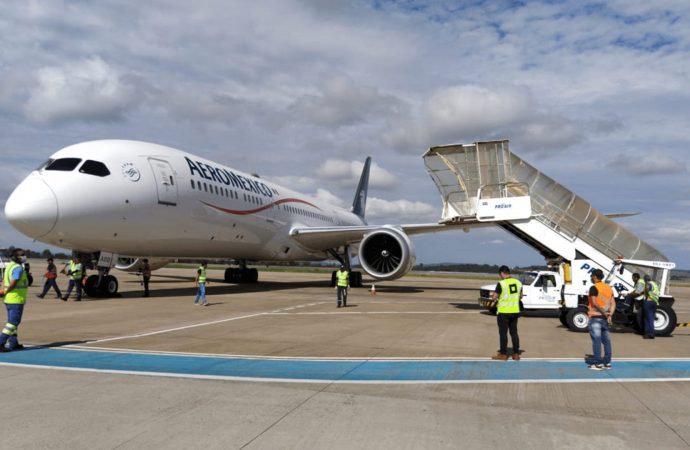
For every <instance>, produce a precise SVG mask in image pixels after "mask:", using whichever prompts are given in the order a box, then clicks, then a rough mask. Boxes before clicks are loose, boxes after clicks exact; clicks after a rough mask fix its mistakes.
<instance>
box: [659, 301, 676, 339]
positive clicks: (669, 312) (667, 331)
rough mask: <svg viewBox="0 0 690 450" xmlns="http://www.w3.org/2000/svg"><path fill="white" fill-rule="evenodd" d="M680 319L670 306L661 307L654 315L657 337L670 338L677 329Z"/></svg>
mask: <svg viewBox="0 0 690 450" xmlns="http://www.w3.org/2000/svg"><path fill="white" fill-rule="evenodd" d="M677 323H678V318H677V317H676V312H675V311H674V310H673V308H671V307H670V306H668V305H659V306H658V307H657V308H656V314H655V315H654V334H656V335H657V336H670V335H671V333H673V330H675V329H676V324H677Z"/></svg>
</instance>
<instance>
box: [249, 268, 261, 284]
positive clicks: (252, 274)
mask: <svg viewBox="0 0 690 450" xmlns="http://www.w3.org/2000/svg"><path fill="white" fill-rule="evenodd" d="M247 271H248V272H249V282H250V283H258V281H259V271H258V270H257V269H256V268H255V267H252V268H251V269H248V270H247Z"/></svg>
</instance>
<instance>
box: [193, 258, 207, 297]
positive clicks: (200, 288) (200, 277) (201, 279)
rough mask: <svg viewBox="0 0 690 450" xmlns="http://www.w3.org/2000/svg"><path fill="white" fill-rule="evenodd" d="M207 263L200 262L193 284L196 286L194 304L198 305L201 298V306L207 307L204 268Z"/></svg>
mask: <svg viewBox="0 0 690 450" xmlns="http://www.w3.org/2000/svg"><path fill="white" fill-rule="evenodd" d="M207 266H208V263H207V262H206V261H204V262H202V263H201V265H200V266H199V268H198V269H197V270H196V278H194V284H195V285H196V287H197V288H196V298H195V299H194V304H195V305H198V304H199V299H200V298H201V306H207V305H208V303H206V267H207Z"/></svg>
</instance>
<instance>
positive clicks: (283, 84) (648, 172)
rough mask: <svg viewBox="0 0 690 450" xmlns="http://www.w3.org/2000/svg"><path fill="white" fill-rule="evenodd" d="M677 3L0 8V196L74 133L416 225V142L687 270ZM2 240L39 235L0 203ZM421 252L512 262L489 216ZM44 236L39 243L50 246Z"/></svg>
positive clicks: (426, 242)
mask: <svg viewBox="0 0 690 450" xmlns="http://www.w3.org/2000/svg"><path fill="white" fill-rule="evenodd" d="M689 71H690V3H688V2H687V1H681V0H678V1H675V0H661V1H656V2H648V1H634V0H613V1H607V2H586V1H500V0H495V1H481V0H474V1H447V2H444V1H415V0H408V1H392V0H391V1H387V0H373V1H347V0H321V1H319V0H267V1H261V2H247V1H245V2H240V1H232V0H222V1H221V0H197V1H194V2H189V1H182V0H180V1H175V0H170V1H161V0H149V1H146V2H122V1H107V0H104V1H98V2H93V1H79V0H75V1H60V0H47V1H33V0H26V1H11V2H7V3H6V4H4V5H3V13H2V15H0V124H1V125H2V132H1V133H0V155H2V161H3V163H2V164H0V179H1V180H2V183H1V186H0V204H2V205H4V203H5V201H6V200H7V197H8V196H9V194H10V193H11V191H12V189H13V188H14V187H15V186H16V185H17V184H18V183H19V182H20V181H21V180H22V179H23V178H24V177H25V176H26V175H28V174H29V173H30V172H31V170H32V169H34V168H36V167H37V166H39V164H40V163H42V162H43V161H44V160H46V159H47V158H48V157H49V156H50V155H51V154H52V153H54V152H55V151H57V150H59V149H60V148H62V147H65V146H67V145H70V144H74V143H77V142H81V141H87V140H93V139H111V138H118V139H136V140H143V141H149V142H155V143H158V144H163V145H168V146H171V147H174V148H178V149H181V150H184V151H188V152H191V153H195V154H197V155H200V156H203V157H205V158H208V159H211V160H213V161H217V162H219V163H222V164H225V165H228V166H231V167H233V168H235V169H238V170H242V171H245V172H250V173H259V174H260V175H261V176H262V177H263V178H267V179H270V180H271V181H275V182H277V183H280V184H287V185H289V186H290V187H293V188H295V189H296V190H298V191H301V192H304V193H307V194H311V195H314V196H316V197H318V198H322V199H329V200H331V201H333V202H335V203H337V204H340V205H342V206H345V207H347V206H349V205H350V204H351V203H352V197H353V195H354V190H355V187H356V184H357V179H358V177H359V172H360V170H361V167H362V164H363V161H364V159H365V158H366V157H367V156H372V158H373V161H374V163H373V168H372V176H371V184H370V189H369V201H368V204H367V218H368V220H369V222H370V223H374V224H386V223H428V222H436V221H437V220H438V219H439V218H440V215H441V198H440V196H439V193H438V190H437V189H436V186H435V185H434V183H433V182H432V180H431V178H430V177H429V176H428V175H427V173H426V171H425V166H424V163H423V160H422V158H421V155H422V154H423V153H424V152H425V151H426V150H427V149H428V148H429V147H432V146H436V145H441V144H451V143H471V142H474V141H478V140H490V139H496V138H507V139H510V148H511V150H512V151H513V152H514V153H516V154H517V155H519V156H520V157H522V158H523V159H525V160H527V161H528V162H529V163H530V164H532V165H533V166H535V167H536V168H538V169H539V170H541V171H543V172H544V173H546V174H547V175H549V176H550V177H552V178H554V179H556V180H558V181H559V182H560V183H561V184H563V185H565V186H566V187H568V188H570V189H571V190H573V191H574V192H576V193H577V194H579V195H580V196H581V197H583V198H584V199H586V200H588V201H589V202H591V203H592V204H593V205H594V206H595V207H596V208H597V209H599V210H601V211H603V212H606V213H621V212H638V213H640V214H639V215H637V216H634V217H630V218H625V219H619V222H620V223H621V224H623V225H624V226H625V227H627V228H628V229H630V230H631V231H633V232H634V233H636V234H637V235H639V236H640V237H642V238H643V239H645V240H647V241H648V242H649V243H650V244H652V245H653V246H655V247H657V248H658V249H659V250H660V251H662V252H663V253H665V254H666V255H667V256H668V257H669V259H670V260H671V261H674V262H676V263H677V264H678V266H679V267H680V268H690V253H689V251H690V214H689V213H688V210H689V208H690V179H689V178H690V177H689V174H688V164H689V161H690V145H689V144H690V137H689V136H688V131H689V128H690V73H689ZM0 214H2V217H0V247H7V246H9V245H15V246H28V247H29V248H32V249H35V250H42V249H44V248H49V247H47V246H46V245H45V244H42V243H40V242H31V241H30V240H29V239H28V238H26V237H24V236H22V235H21V234H19V233H18V232H16V231H15V230H14V229H13V228H12V227H11V226H10V225H9V224H8V223H7V221H6V220H5V218H4V211H3V212H0ZM414 242H415V246H416V253H417V262H422V263H426V264H429V263H435V262H468V263H470V262H472V263H487V264H509V265H528V264H539V263H542V262H543V261H542V259H541V257H540V256H539V254H538V253H537V252H536V251H534V250H533V249H531V248H529V247H527V246H525V245H524V244H522V243H521V242H519V241H517V240H516V239H515V238H513V237H512V236H511V235H509V234H507V233H506V232H505V231H502V230H499V229H493V228H489V229H482V230H473V231H471V232H470V233H463V232H457V231H453V232H446V233H441V234H434V235H427V236H421V237H415V238H414ZM50 248H52V247H50Z"/></svg>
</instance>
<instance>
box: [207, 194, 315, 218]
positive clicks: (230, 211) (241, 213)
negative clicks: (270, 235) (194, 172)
mask: <svg viewBox="0 0 690 450" xmlns="http://www.w3.org/2000/svg"><path fill="white" fill-rule="evenodd" d="M199 201H200V202H201V203H203V204H204V205H206V206H209V207H211V208H213V209H217V210H218V211H223V212H224V213H228V214H235V215H238V216H246V215H248V214H255V213H258V212H261V211H263V210H265V209H268V208H271V207H273V206H278V205H281V204H283V203H303V204H305V205H309V206H312V207H314V208H316V209H318V210H319V211H321V208H319V207H318V206H316V205H314V204H313V203H309V202H308V201H305V200H301V199H299V198H284V199H281V200H277V201H275V202H272V203H269V204H268V205H264V206H262V207H260V208H256V209H245V210H239V209H227V208H222V207H220V206H216V205H212V204H211V203H206V202H205V201H203V200H199Z"/></svg>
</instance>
